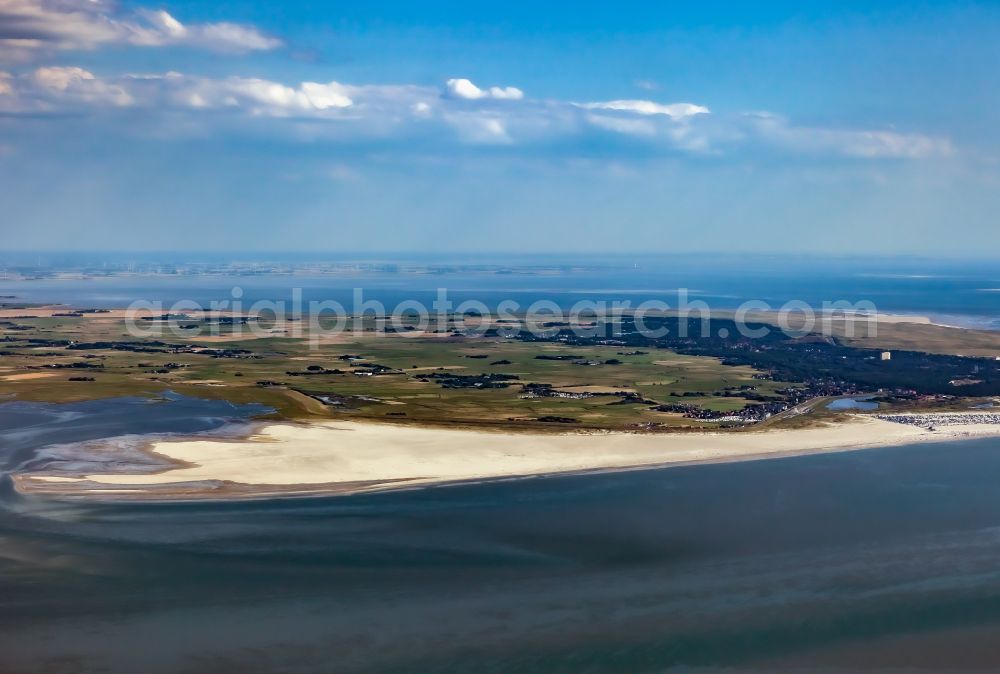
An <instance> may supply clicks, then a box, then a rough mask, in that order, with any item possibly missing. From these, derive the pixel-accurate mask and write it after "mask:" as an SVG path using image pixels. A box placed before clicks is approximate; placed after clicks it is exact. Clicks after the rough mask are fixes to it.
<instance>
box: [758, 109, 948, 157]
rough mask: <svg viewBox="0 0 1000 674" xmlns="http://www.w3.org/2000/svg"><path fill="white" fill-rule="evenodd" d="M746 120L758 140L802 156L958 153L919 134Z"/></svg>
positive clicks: (763, 117) (765, 117)
mask: <svg viewBox="0 0 1000 674" xmlns="http://www.w3.org/2000/svg"><path fill="white" fill-rule="evenodd" d="M746 119H747V120H748V121H749V125H750V130H751V132H752V134H753V137H754V138H756V139H758V140H760V141H763V142H765V143H767V144H769V145H772V146H775V147H778V148H782V149H785V150H789V151H794V152H798V153H808V154H838V155H842V156H846V157H857V158H863V159H924V158H927V157H935V156H948V155H950V154H953V153H954V147H953V146H952V144H951V142H950V141H948V140H947V139H944V138H934V137H931V136H925V135H923V134H917V133H898V132H896V131H885V130H868V129H837V128H821V127H804V126H794V125H792V124H790V123H789V122H788V121H787V120H786V119H784V118H783V117H780V116H777V115H773V114H770V113H753V114H750V115H746Z"/></svg>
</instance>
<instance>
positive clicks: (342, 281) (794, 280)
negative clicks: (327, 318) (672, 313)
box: [0, 256, 1000, 329]
mask: <svg viewBox="0 0 1000 674" xmlns="http://www.w3.org/2000/svg"><path fill="white" fill-rule="evenodd" d="M522 263H523V261H522ZM549 265H550V267H549V269H548V270H547V271H546V272H545V273H525V268H523V267H512V269H513V270H514V271H511V272H510V273H500V274H496V273H474V272H469V271H462V270H458V271H448V270H447V268H446V267H442V268H444V269H445V271H435V272H433V273H422V274H413V273H396V272H384V271H378V272H362V273H359V274H357V275H328V276H315V275H314V276H310V275H308V274H303V275H296V276H273V275H266V276H254V275H244V276H163V277H154V276H138V277H107V278H92V279H86V280H68V279H64V280H54V279H42V280H33V281H18V282H13V281H2V280H0V295H13V296H15V297H16V298H17V299H19V300H21V301H27V302H60V303H67V304H72V305H75V306H80V307H100V308H107V307H121V306H127V305H128V304H129V303H131V302H132V301H135V300H149V301H160V302H163V303H164V304H165V305H167V307H169V305H171V304H173V303H174V302H177V301H178V300H191V301H194V302H197V303H199V304H200V305H202V306H208V304H209V303H210V302H211V301H213V300H227V299H228V300H231V299H232V295H231V290H232V288H233V287H236V286H238V287H239V288H241V290H242V292H243V296H242V298H241V299H242V301H243V302H244V306H245V307H247V306H249V305H250V304H252V303H253V302H256V301H258V300H275V301H277V300H284V301H290V300H291V297H292V288H301V289H302V297H303V300H304V301H305V302H309V301H311V300H336V301H338V302H340V303H341V304H343V305H344V306H346V307H350V306H351V303H352V299H353V296H354V295H353V290H354V288H363V291H364V293H363V297H364V299H366V300H376V301H379V302H382V303H383V304H385V305H386V306H387V307H388V308H389V309H390V310H391V308H392V307H394V306H395V305H396V304H398V303H399V302H401V301H403V300H411V299H412V300H417V301H420V302H423V303H425V304H427V305H428V306H429V305H430V303H431V302H432V301H433V300H434V298H435V296H436V291H437V289H438V288H447V290H448V296H449V298H450V299H452V300H454V301H455V302H456V303H458V302H462V301H465V300H469V299H474V300H479V301H481V302H484V303H486V304H487V306H490V307H495V306H496V305H497V304H498V303H499V302H500V301H502V300H514V301H516V302H518V303H519V304H520V305H521V307H522V308H527V306H528V305H530V304H531V303H532V302H535V301H537V300H542V299H545V300H551V301H554V302H556V303H557V304H559V305H560V306H562V307H570V306H572V305H573V304H574V303H575V302H577V301H579V300H592V301H598V300H605V301H614V300H630V301H631V302H632V306H635V305H637V304H639V303H640V302H643V301H646V300H661V301H665V302H667V303H668V304H670V306H674V307H676V306H677V304H678V296H677V290H678V289H679V288H685V289H687V290H689V291H690V298H691V299H692V300H695V299H697V300H703V301H705V302H707V303H708V304H709V305H710V306H711V307H712V308H716V309H732V308H735V307H737V306H739V305H740V304H741V303H742V302H744V301H746V300H751V299H752V300H761V301H764V302H767V303H769V304H771V305H772V306H773V307H774V308H779V307H780V306H781V305H782V304H784V303H785V302H787V301H789V300H801V301H804V302H807V303H809V304H810V305H812V306H815V307H817V308H819V307H821V306H822V303H823V302H824V301H837V300H847V301H850V302H858V301H864V300H867V301H871V302H873V303H874V304H875V305H876V307H878V309H879V310H881V311H885V312H890V313H892V312H897V313H905V312H913V313H919V314H924V315H931V316H933V317H934V318H935V319H937V320H938V321H940V322H943V323H946V324H957V325H963V326H969V327H984V328H991V329H1000V265H998V264H995V263H962V264H958V263H941V262H935V263H931V262H921V261H907V260H902V261H900V260H885V261H872V260H867V261H858V260H829V259H824V260H809V259H802V260H797V259H789V258H775V259H769V258H750V259H749V260H726V259H725V258H720V259H716V258H699V257H696V256H695V257H686V258H683V259H674V258H665V259H662V260H657V259H655V258H648V257H645V258H636V260H635V261H634V262H632V261H626V260H617V261H615V263H614V264H608V265H606V266H601V263H600V261H595V260H588V261H586V265H589V266H579V265H578V266H572V265H570V264H564V265H562V266H559V265H558V264H557V263H556V262H550V263H549ZM455 269H459V268H458V267H455ZM553 269H554V270H555V271H553Z"/></svg>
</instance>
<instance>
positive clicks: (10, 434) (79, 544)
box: [0, 398, 1000, 674]
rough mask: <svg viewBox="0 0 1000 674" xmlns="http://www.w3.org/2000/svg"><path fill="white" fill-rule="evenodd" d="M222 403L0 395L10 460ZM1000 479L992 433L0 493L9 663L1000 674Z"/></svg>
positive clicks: (6, 667) (211, 416)
mask: <svg viewBox="0 0 1000 674" xmlns="http://www.w3.org/2000/svg"><path fill="white" fill-rule="evenodd" d="M122 405H125V406H126V408H125V409H127V410H128V414H121V409H122V407H121V406H122ZM218 405H219V403H212V402H208V401H195V400H191V399H180V398H179V399H174V400H168V401H166V402H162V403H158V404H150V403H143V402H141V401H129V400H126V401H105V402H102V403H86V404H73V405H65V406H59V407H58V408H54V406H46V405H41V406H33V405H28V404H25V403H13V404H3V405H0V443H2V444H0V446H3V447H5V448H6V449H7V451H6V460H5V461H3V464H4V465H6V469H8V470H9V469H10V468H12V467H13V466H14V465H16V464H18V463H21V462H23V461H25V460H28V459H29V458H30V453H31V452H34V451H35V450H37V449H38V448H39V447H41V446H44V445H46V444H48V443H50V442H64V441H67V440H77V439H84V437H89V438H93V437H101V436H112V435H120V434H123V433H130V432H133V431H134V424H145V425H148V426H149V427H150V428H151V429H156V430H158V431H175V432H191V431H196V430H209V429H213V428H218V427H219V426H220V425H222V424H224V423H227V422H230V421H234V420H239V419H241V418H245V417H246V416H248V415H249V414H252V413H255V412H258V411H259V410H248V409H245V408H232V407H229V408H228V409H222V408H219V407H218ZM116 406H117V407H116ZM116 409H117V413H115V410H116ZM53 415H57V416H53ZM45 419H49V420H50V421H52V420H56V422H55V426H59V423H62V424H63V427H62V428H63V430H62V431H44V428H45V427H46V424H45V423H43V422H44V420H45ZM60 419H61V422H60V421H59V420H60ZM71 423H72V424H76V425H77V427H78V428H81V429H89V430H83V431H81V433H80V434H77V435H78V436H79V437H73V436H72V434H70V433H69V431H68V430H67V429H68V428H70V426H71ZM31 428H34V429H35V430H36V431H38V432H36V433H34V434H32V433H30V432H27V431H28V430H30V429H31ZM47 433H48V434H47ZM12 438H13V440H12ZM14 441H17V443H18V444H17V445H16V448H15V449H13V450H12V449H11V447H13V446H14V445H13V444H12V443H13V442H14ZM14 454H18V456H17V457H16V458H14ZM998 484H1000V442H998V441H997V440H995V439H984V440H974V441H969V442H961V443H949V444H938V445H923V446H914V447H903V448H882V449H874V450H865V451H859V452H848V453H840V454H829V455H823V456H810V457H797V458H788V459H778V460H767V461H755V462H747V463H738V464H718V465H706V466H692V467H681V468H673V469H667V470H646V471H635V472H624V473H613V474H604V475H589V476H573V477H553V478H537V479H529V480H519V481H508V482H496V483H488V484H477V485H465V486H455V487H447V488H436V489H425V490H419V491H406V492H396V493H385V494H379V495H364V496H352V497H339V498H314V499H299V500H270V501H257V502H236V503H198V504H195V503H188V504H180V503H177V504H128V503H117V504H94V503H79V502H78V503H60V502H55V501H51V500H46V499H38V498H33V497H24V496H20V495H17V494H15V493H13V491H12V489H11V488H10V484H9V480H7V479H4V481H3V484H2V485H0V490H2V496H0V671H2V672H18V673H20V672H98V671H100V672H128V673H132V672H139V671H141V672H220V673H221V672H273V671H280V672H341V671H343V672H485V673H489V672H566V673H573V674H577V673H579V672H665V671H678V672H690V671H759V672H774V671H796V672H797V671H802V670H803V669H807V668H814V670H813V671H861V670H864V671H868V672H870V671H920V670H924V671H942V670H948V671H954V670H956V669H963V668H964V669H965V671H997V669H1000V649H997V647H996V643H997V642H998V639H1000V564H998V563H997V560H998V559H1000V489H998Z"/></svg>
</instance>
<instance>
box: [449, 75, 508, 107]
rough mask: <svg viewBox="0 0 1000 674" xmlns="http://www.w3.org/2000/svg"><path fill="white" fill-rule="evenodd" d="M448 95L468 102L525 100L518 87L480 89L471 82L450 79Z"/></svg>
mask: <svg viewBox="0 0 1000 674" xmlns="http://www.w3.org/2000/svg"><path fill="white" fill-rule="evenodd" d="M445 87H446V89H447V92H448V95H450V96H451V97H453V98H461V99H464V100H467V101H476V100H480V99H484V98H485V99H494V100H503V101H519V100H521V99H522V98H524V92H523V91H521V90H520V89H518V88H517V87H490V88H489V89H480V88H479V87H477V86H476V85H475V84H473V83H472V82H471V81H470V80H467V79H465V78H464V77H462V78H457V79H450V80H448V81H447V82H446V83H445Z"/></svg>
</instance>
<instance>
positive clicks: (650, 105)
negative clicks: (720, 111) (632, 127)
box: [580, 100, 711, 119]
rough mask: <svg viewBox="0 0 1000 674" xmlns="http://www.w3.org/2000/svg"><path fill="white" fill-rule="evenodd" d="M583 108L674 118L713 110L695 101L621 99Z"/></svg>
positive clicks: (592, 104)
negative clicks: (671, 101)
mask: <svg viewBox="0 0 1000 674" xmlns="http://www.w3.org/2000/svg"><path fill="white" fill-rule="evenodd" d="M580 107H581V108H586V109H587V110H613V111H616V112H631V113H635V114H637V115H666V116H667V117H671V118H673V119H681V118H683V117H691V116H693V115H707V114H709V112H711V111H710V110H709V109H708V108H706V107H704V106H702V105H694V104H693V103H670V104H667V105H664V104H662V103H654V102H653V101H642V100H619V101H599V102H596V103H581V104H580Z"/></svg>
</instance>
